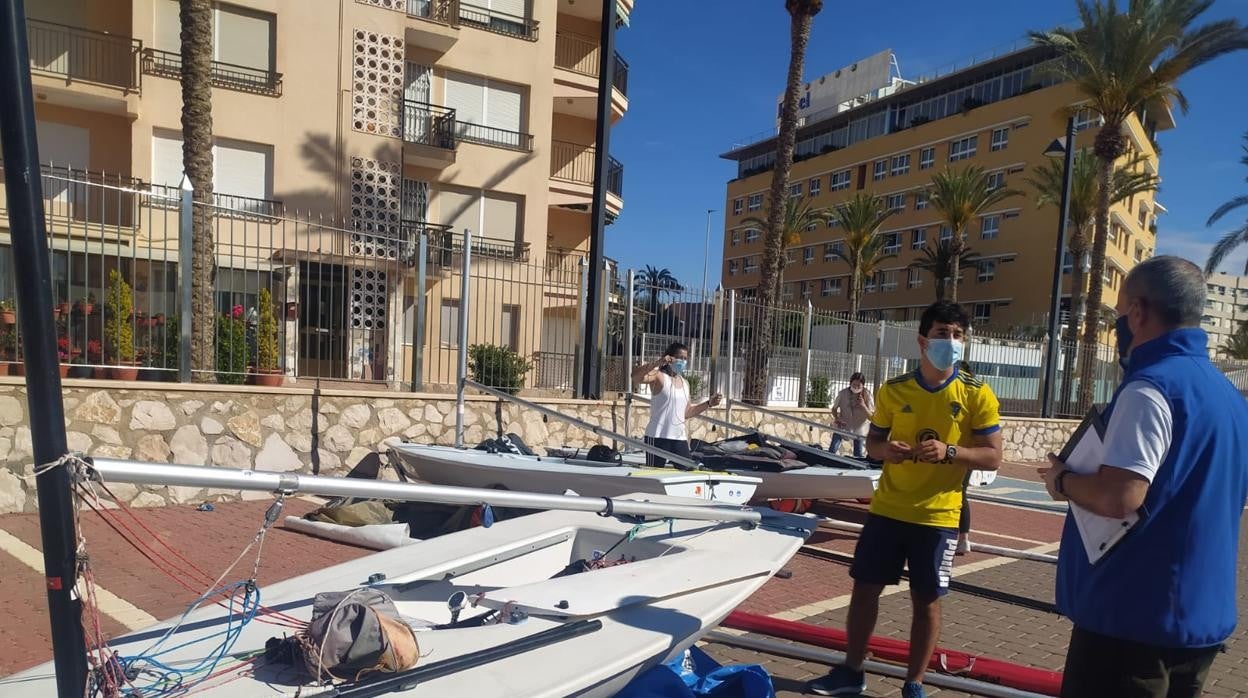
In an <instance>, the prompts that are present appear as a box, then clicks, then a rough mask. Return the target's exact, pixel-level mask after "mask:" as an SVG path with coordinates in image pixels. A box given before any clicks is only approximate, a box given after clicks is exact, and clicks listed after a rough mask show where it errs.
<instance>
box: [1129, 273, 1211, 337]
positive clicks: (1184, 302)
mask: <svg viewBox="0 0 1248 698" xmlns="http://www.w3.org/2000/svg"><path fill="white" fill-rule="evenodd" d="M1122 292H1123V293H1125V294H1127V295H1128V296H1129V297H1131V298H1140V299H1142V300H1144V301H1145V302H1146V303H1148V308H1149V310H1150V311H1151V312H1154V313H1156V314H1157V315H1158V317H1159V318H1160V319H1161V321H1162V322H1164V323H1165V324H1166V325H1168V326H1170V327H1191V326H1197V325H1199V324H1200V317H1201V315H1202V314H1203V312H1204V308H1205V275H1204V273H1202V272H1201V270H1200V267H1198V266H1196V265H1195V264H1193V263H1191V262H1189V261H1187V260H1186V259H1183V258H1182V257H1172V256H1168V255H1166V256H1162V257H1153V258H1152V259H1149V260H1147V261H1144V262H1141V263H1139V264H1138V265H1136V267H1135V268H1134V269H1132V270H1131V272H1130V273H1129V274H1127V279H1126V281H1125V282H1124V283H1123V285H1122Z"/></svg>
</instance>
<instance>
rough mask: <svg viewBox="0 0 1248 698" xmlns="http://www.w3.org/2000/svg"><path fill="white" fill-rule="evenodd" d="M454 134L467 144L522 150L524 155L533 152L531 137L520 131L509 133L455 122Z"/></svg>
mask: <svg viewBox="0 0 1248 698" xmlns="http://www.w3.org/2000/svg"><path fill="white" fill-rule="evenodd" d="M455 134H456V135H457V136H458V137H459V140H461V141H468V142H469V143H480V144H482V145H492V146H496V147H499V148H510V149H512V150H523V151H525V152H526V153H527V152H529V151H530V150H533V136H532V135H531V134H528V133H521V132H520V131H509V130H507V129H505V128H495V127H493V126H483V125H481V124H471V123H468V122H467V121H457V122H456V125H455Z"/></svg>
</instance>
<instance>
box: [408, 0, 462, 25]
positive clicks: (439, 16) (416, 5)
mask: <svg viewBox="0 0 1248 698" xmlns="http://www.w3.org/2000/svg"><path fill="white" fill-rule="evenodd" d="M407 14H408V16H411V17H420V18H421V19H427V20H429V21H431V22H438V23H439V24H445V25H447V26H451V27H456V26H459V0H407Z"/></svg>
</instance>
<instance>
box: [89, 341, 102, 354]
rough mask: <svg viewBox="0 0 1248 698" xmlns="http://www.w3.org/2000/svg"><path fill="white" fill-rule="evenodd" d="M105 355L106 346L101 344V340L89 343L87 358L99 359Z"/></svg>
mask: <svg viewBox="0 0 1248 698" xmlns="http://www.w3.org/2000/svg"><path fill="white" fill-rule="evenodd" d="M103 354H104V345H102V344H100V340H98V339H92V340H89V341H88V342H87V356H90V357H93V358H98V357H100V356H101V355H103Z"/></svg>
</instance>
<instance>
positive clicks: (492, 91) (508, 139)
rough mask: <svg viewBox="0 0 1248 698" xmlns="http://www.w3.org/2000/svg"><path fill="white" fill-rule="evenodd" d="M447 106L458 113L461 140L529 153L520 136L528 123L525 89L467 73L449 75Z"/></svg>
mask: <svg viewBox="0 0 1248 698" xmlns="http://www.w3.org/2000/svg"><path fill="white" fill-rule="evenodd" d="M443 82H444V85H445V90H446V97H445V100H446V103H445V106H446V107H448V108H450V109H454V110H455V130H456V133H457V134H459V137H460V138H463V139H464V140H470V141H476V142H479V143H485V144H487V145H499V146H503V147H506V148H517V149H528V148H529V146H530V144H529V139H528V138H527V137H526V136H525V135H524V134H522V133H521V131H522V129H523V128H524V121H525V118H524V117H525V107H524V103H525V88H524V87H522V86H520V85H513V84H511V83H505V82H499V81H497V80H492V79H490V78H484V77H481V76H478V75H469V74H467V73H458V72H454V71H449V70H448V71H447V72H446V75H445V77H444V78H443Z"/></svg>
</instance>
